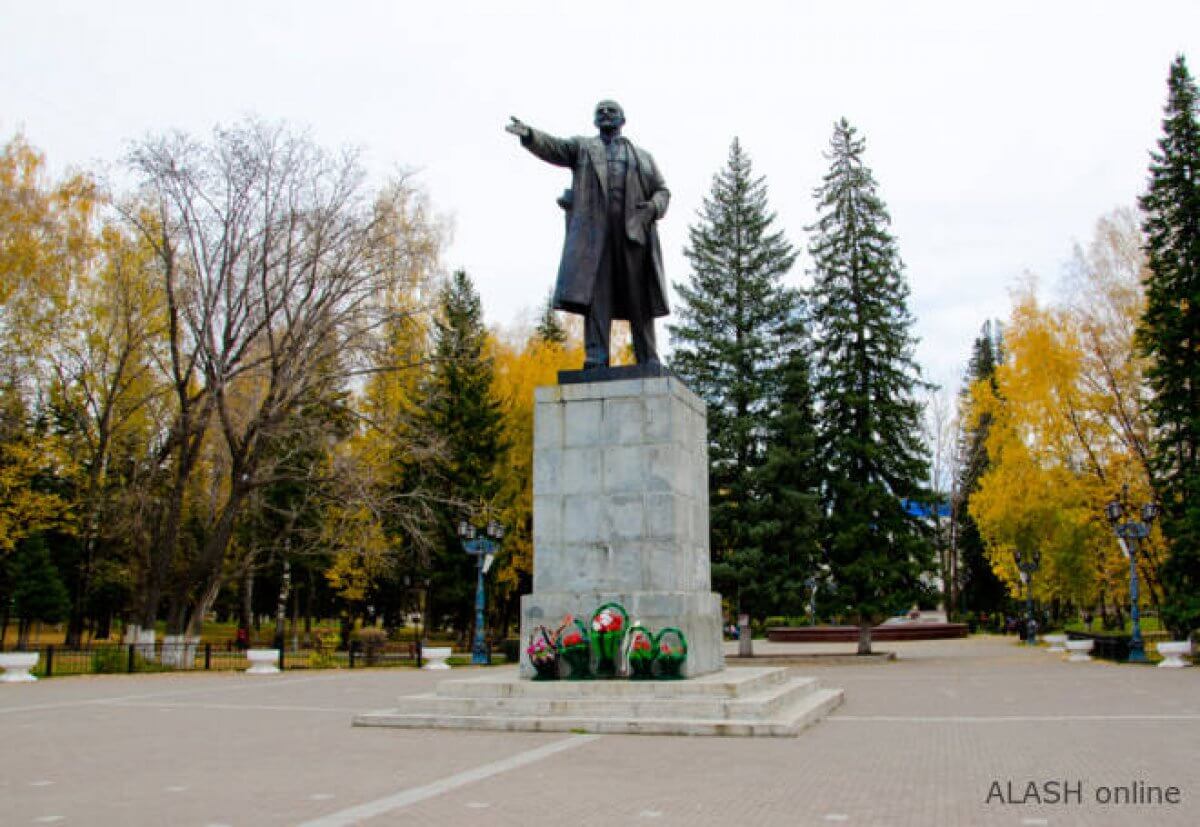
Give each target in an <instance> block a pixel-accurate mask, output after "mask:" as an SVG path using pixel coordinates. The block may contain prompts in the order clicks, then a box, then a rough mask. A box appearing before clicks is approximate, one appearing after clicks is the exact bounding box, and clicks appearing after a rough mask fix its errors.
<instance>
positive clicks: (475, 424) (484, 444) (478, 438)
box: [424, 270, 506, 631]
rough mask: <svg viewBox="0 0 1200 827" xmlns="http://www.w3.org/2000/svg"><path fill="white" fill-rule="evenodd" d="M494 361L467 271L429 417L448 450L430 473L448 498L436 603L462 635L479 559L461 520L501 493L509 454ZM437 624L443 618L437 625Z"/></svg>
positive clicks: (446, 321) (430, 394)
mask: <svg viewBox="0 0 1200 827" xmlns="http://www.w3.org/2000/svg"><path fill="white" fill-rule="evenodd" d="M492 377H493V367H492V358H491V356H490V355H488V352H487V329H486V328H485V327H484V324H483V309H482V307H481V305H480V301H479V294H478V293H477V292H476V291H475V287H474V285H473V284H472V283H471V279H470V277H469V276H468V275H467V274H466V273H465V272H463V271H461V270H459V271H458V272H456V273H454V275H453V276H452V277H451V280H450V282H449V283H448V284H447V285H446V287H445V288H444V290H443V291H442V297H441V312H440V318H439V319H438V320H437V322H436V327H435V330H434V368H433V372H432V376H431V377H430V381H429V383H428V385H427V388H426V404H425V412H424V417H425V419H426V424H427V426H428V427H429V430H430V431H431V432H432V433H434V434H436V436H437V439H438V442H439V443H440V445H441V452H440V455H439V456H438V457H437V458H436V459H434V460H433V461H432V462H431V463H428V464H427V466H426V473H432V474H433V475H434V479H433V480H432V486H431V487H433V488H434V489H435V490H438V491H440V492H441V498H442V501H443V506H442V507H441V508H440V509H439V514H438V518H437V522H438V524H439V525H438V528H437V531H438V533H439V534H440V536H441V539H440V542H438V543H437V544H436V550H435V551H434V553H433V559H432V561H431V571H430V576H431V579H432V584H431V593H430V601H431V603H432V604H434V605H435V606H436V608H435V612H440V613H442V614H445V615H449V616H451V617H452V618H453V619H454V622H455V627H456V628H457V629H459V630H460V631H463V630H466V629H467V628H468V627H469V624H470V620H471V618H472V607H473V605H474V596H475V559H474V558H473V557H470V556H469V555H467V554H466V553H465V552H464V551H463V548H462V543H461V541H460V540H459V537H458V534H457V525H458V522H459V520H461V519H463V518H464V517H469V516H471V515H470V513H469V512H470V510H471V509H473V508H475V507H477V506H478V505H479V504H480V503H483V504H485V505H486V504H490V502H491V501H492V499H493V498H494V497H495V495H496V492H497V490H498V486H499V481H498V479H497V477H496V467H497V464H498V462H499V460H500V457H501V455H502V454H503V452H504V450H505V447H506V446H505V445H504V438H503V430H502V422H501V420H502V413H501V409H500V403H499V401H498V400H497V399H496V397H495V396H494V394H493V392H492ZM434 619H436V618H434Z"/></svg>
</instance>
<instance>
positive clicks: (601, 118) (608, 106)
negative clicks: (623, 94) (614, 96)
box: [593, 100, 625, 132]
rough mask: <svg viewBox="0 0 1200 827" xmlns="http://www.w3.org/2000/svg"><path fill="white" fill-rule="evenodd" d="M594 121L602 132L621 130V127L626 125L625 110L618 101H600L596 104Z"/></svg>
mask: <svg viewBox="0 0 1200 827" xmlns="http://www.w3.org/2000/svg"><path fill="white" fill-rule="evenodd" d="M593 123H595V124H596V128H597V129H599V130H600V131H601V132H620V131H621V127H622V126H624V125H625V110H624V109H622V108H621V104H619V103H617V102H616V101H610V100H603V101H600V102H599V103H598V104H596V117H595V119H594V120H593Z"/></svg>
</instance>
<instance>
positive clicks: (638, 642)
mask: <svg viewBox="0 0 1200 827" xmlns="http://www.w3.org/2000/svg"><path fill="white" fill-rule="evenodd" d="M633 648H634V651H637V652H649V651H650V641H648V640H646V639H645V638H644V637H639V638H636V639H635V640H634V641H633Z"/></svg>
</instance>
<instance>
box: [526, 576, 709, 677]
mask: <svg viewBox="0 0 1200 827" xmlns="http://www.w3.org/2000/svg"><path fill="white" fill-rule="evenodd" d="M609 602H614V603H620V604H621V605H622V606H624V607H625V609H626V611H628V612H629V622H630V624H634V623H641V624H642V625H643V626H645V627H646V628H648V629H651V630H653V631H657V630H659V629H662V628H663V627H666V626H674V627H677V628H679V629H682V630H683V631H684V634H686V635H687V642H688V657H687V661H686V662H685V663H684V670H683V674H684V675H685V676H686V677H689V678H694V677H698V676H700V675H706V674H708V673H710V672H716V671H719V670H720V669H722V668H724V665H725V658H724V655H723V654H722V646H721V640H722V638H721V595H719V594H717V593H716V592H665V591H635V592H609V591H589V592H534V593H533V594H527V595H523V596H522V597H521V629H522V630H528V633H527V634H526V636H525V637H526V639H528V638H529V636H530V635H531V634H532V630H533V629H536V628H537V627H538V626H545V627H546V628H547V629H549V630H550V631H552V632H553V631H554V630H555V628H556V627H557V626H558V624H559V623H561V622H562V619H563V617H565V616H566V615H572V616H574V617H576V618H579V619H580V620H582V621H583V622H584V623H585V624H586V623H588V622H590V620H591V613H592V611H593V610H594V609H595V608H596V607H597V606H601V605H603V604H605V603H609ZM533 674H534V670H533V667H532V666H531V665H530V664H529V659H528V655H526V654H525V652H524V651H522V652H521V675H522V677H526V678H529V677H532V676H533Z"/></svg>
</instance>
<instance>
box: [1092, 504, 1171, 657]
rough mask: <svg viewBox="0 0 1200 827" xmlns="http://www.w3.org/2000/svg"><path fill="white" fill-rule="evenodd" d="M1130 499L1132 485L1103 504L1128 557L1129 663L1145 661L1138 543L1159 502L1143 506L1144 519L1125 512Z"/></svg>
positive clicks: (1145, 534) (1145, 532)
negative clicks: (1130, 633) (1139, 598)
mask: <svg viewBox="0 0 1200 827" xmlns="http://www.w3.org/2000/svg"><path fill="white" fill-rule="evenodd" d="M1128 499H1129V486H1128V485H1126V486H1124V487H1122V489H1121V496H1120V497H1118V498H1117V499H1114V500H1113V501H1112V502H1110V503H1109V504H1108V505H1106V506H1104V515H1105V516H1106V517H1108V522H1109V524H1110V525H1111V526H1112V527H1113V533H1114V534H1116V535H1117V542H1119V543H1120V545H1121V551H1122V553H1124V555H1125V556H1126V557H1127V558H1129V616H1130V617H1131V618H1132V619H1133V634H1132V635H1131V636H1130V638H1129V663H1145V662H1146V645H1145V643H1144V642H1143V641H1142V624H1141V613H1140V612H1139V609H1138V570H1137V555H1138V545H1139V543H1141V541H1143V540H1145V539H1146V538H1147V537H1149V536H1150V527H1151V526H1152V525H1153V524H1154V520H1155V519H1156V518H1157V517H1158V503H1156V502H1154V501H1153V500H1150V501H1148V502H1147V503H1145V504H1144V505H1143V506H1142V513H1141V519H1140V520H1138V519H1136V516H1134V517H1127V516H1126V513H1125V512H1126V507H1125V503H1126V501H1128Z"/></svg>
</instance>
